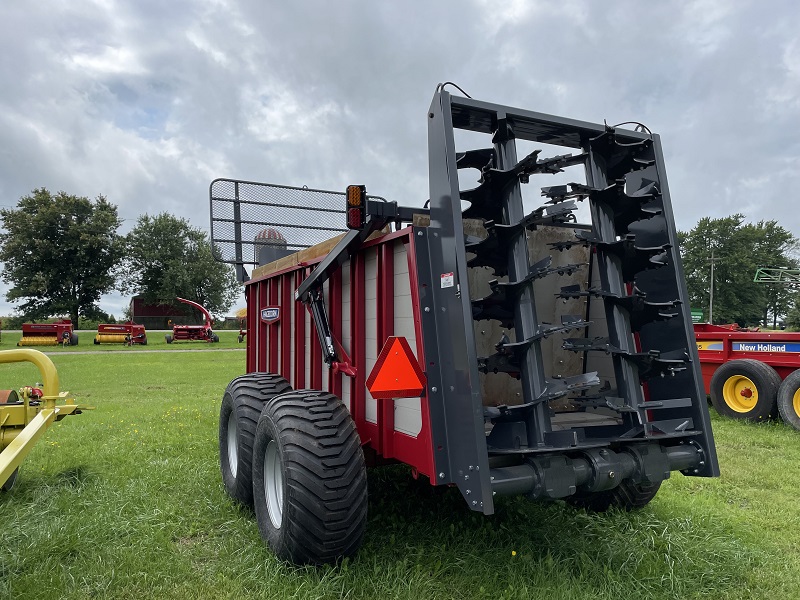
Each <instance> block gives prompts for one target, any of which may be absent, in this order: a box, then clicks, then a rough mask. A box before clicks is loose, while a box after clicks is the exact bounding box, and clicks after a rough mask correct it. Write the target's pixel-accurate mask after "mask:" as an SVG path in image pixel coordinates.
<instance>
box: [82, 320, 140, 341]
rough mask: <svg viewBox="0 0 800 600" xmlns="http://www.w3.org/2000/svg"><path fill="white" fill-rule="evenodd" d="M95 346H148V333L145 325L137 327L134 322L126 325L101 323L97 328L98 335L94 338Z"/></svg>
mask: <svg viewBox="0 0 800 600" xmlns="http://www.w3.org/2000/svg"><path fill="white" fill-rule="evenodd" d="M94 343H95V344H126V345H128V346H132V345H133V344H141V345H142V346H146V345H147V332H146V331H145V329H144V325H137V324H136V323H134V322H133V321H128V322H126V323H101V324H99V325H98V326H97V335H95V336H94Z"/></svg>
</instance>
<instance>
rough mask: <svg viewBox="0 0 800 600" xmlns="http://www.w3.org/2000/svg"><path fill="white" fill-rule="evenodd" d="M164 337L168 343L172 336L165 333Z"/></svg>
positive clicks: (170, 341)
mask: <svg viewBox="0 0 800 600" xmlns="http://www.w3.org/2000/svg"><path fill="white" fill-rule="evenodd" d="M164 339H165V340H166V341H167V343H168V344H171V343H172V336H171V335H170V334H167V335H165V336H164Z"/></svg>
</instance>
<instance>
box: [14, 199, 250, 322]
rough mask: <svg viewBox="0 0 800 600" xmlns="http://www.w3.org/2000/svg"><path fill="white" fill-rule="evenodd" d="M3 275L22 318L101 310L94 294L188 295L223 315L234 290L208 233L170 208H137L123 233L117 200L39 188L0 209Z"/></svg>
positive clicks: (160, 298)
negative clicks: (151, 212)
mask: <svg viewBox="0 0 800 600" xmlns="http://www.w3.org/2000/svg"><path fill="white" fill-rule="evenodd" d="M0 221H2V225H3V229H4V231H2V232H0V261H2V262H3V263H4V267H5V268H4V270H3V274H2V279H3V281H5V282H6V283H8V284H10V289H9V290H8V292H7V293H6V299H7V300H8V301H9V302H19V303H20V304H19V306H18V307H17V310H18V312H20V313H21V314H22V316H24V318H25V319H26V320H43V319H47V318H50V317H56V316H69V318H70V319H72V321H73V322H74V323H78V320H79V319H80V318H83V319H98V318H102V317H107V316H108V315H106V314H105V313H104V312H103V311H101V310H100V308H99V305H98V303H99V301H100V297H101V296H102V295H104V294H107V293H110V292H112V291H118V292H120V293H122V294H138V295H141V296H142V297H143V299H144V301H145V302H146V303H148V304H162V303H167V304H173V303H174V302H175V297H176V296H181V297H183V298H187V299H189V300H193V301H195V302H197V303H199V304H201V305H203V306H205V307H206V309H208V310H209V312H211V313H213V314H217V315H219V314H224V313H225V312H226V311H227V310H228V309H229V308H230V307H231V305H232V304H233V303H234V302H235V300H236V298H237V296H238V295H239V293H240V288H239V285H238V283H237V281H236V278H235V276H234V273H233V269H232V268H231V267H230V265H226V264H224V263H220V262H217V261H216V260H214V258H213V256H212V248H211V244H210V243H209V239H208V236H207V234H206V233H205V232H203V231H202V230H200V229H197V228H194V227H192V226H191V225H190V224H189V223H188V222H187V221H186V220H185V219H182V218H179V217H176V216H174V215H171V214H169V213H166V212H164V213H161V214H158V215H155V216H151V215H147V214H144V215H141V216H140V217H139V218H138V219H137V221H136V225H135V226H134V227H133V229H132V230H131V231H130V232H129V233H128V234H127V235H120V234H119V232H118V230H119V228H120V226H121V225H122V220H121V219H120V218H119V213H118V210H117V206H116V205H114V204H112V203H110V202H109V201H108V200H107V199H106V198H105V197H104V196H98V197H97V198H95V199H94V200H90V199H88V198H86V197H80V196H75V195H71V194H67V193H65V192H58V193H55V194H54V193H51V192H50V191H48V190H47V189H45V188H39V189H35V190H33V192H32V193H30V194H29V195H27V196H23V197H22V198H20V200H19V202H18V203H17V206H16V208H5V209H1V210H0Z"/></svg>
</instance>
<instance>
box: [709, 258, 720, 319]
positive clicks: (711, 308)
mask: <svg viewBox="0 0 800 600" xmlns="http://www.w3.org/2000/svg"><path fill="white" fill-rule="evenodd" d="M718 260H722V259H721V258H714V251H713V250H712V251H711V258H709V259H708V262H710V263H711V292H710V294H709V298H708V322H709V323H710V324H711V325H713V324H714V263H715V262H717V261H718Z"/></svg>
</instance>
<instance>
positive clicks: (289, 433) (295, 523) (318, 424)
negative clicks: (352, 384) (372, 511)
mask: <svg viewBox="0 0 800 600" xmlns="http://www.w3.org/2000/svg"><path fill="white" fill-rule="evenodd" d="M271 440H275V442H276V444H277V451H278V458H279V461H280V467H281V469H282V476H283V486H282V495H283V511H282V519H281V525H280V527H279V528H276V527H275V526H274V525H273V524H272V520H271V518H270V515H269V509H268V507H267V499H266V493H265V486H264V483H265V475H264V463H265V454H266V450H267V445H268V444H269V442H270V441H271ZM253 491H254V494H253V496H254V498H253V499H254V504H255V511H256V521H257V522H258V529H259V531H260V532H261V537H262V538H263V539H264V540H265V541H266V542H267V544H268V545H269V546H270V547H271V548H272V550H273V551H274V552H275V554H276V555H277V556H278V557H279V558H280V559H282V560H286V561H289V562H292V563H294V564H297V565H301V564H326V563H335V562H336V561H337V560H339V559H340V558H344V557H346V556H352V555H353V554H355V553H356V552H357V551H358V549H359V547H360V546H361V541H362V538H363V536H364V530H365V529H366V524H367V471H366V465H365V463H364V453H363V451H362V449H361V439H360V438H359V436H358V431H356V427H355V423H353V419H352V417H351V416H350V413H349V411H348V410H347V408H346V407H345V405H344V404H342V401H341V400H340V399H339V398H337V397H336V396H334V395H333V394H329V393H326V392H319V391H315V390H301V391H297V392H289V393H287V394H283V395H281V396H277V397H275V398H273V399H272V401H270V402H268V403H267V404H266V405H265V406H264V410H263V412H262V413H261V418H260V419H259V421H258V428H257V429H256V439H255V445H254V447H253Z"/></svg>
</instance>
